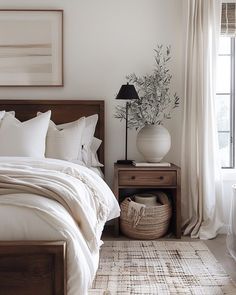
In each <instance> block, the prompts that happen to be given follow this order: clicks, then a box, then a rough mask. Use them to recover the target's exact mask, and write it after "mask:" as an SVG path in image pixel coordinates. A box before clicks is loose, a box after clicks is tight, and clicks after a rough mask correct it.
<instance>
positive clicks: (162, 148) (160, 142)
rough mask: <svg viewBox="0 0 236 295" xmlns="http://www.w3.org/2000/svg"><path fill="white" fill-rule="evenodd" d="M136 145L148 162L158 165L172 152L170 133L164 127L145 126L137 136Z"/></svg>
mask: <svg viewBox="0 0 236 295" xmlns="http://www.w3.org/2000/svg"><path fill="white" fill-rule="evenodd" d="M136 144H137V148H138V150H139V152H140V153H141V154H142V155H143V157H144V159H145V160H146V161H147V162H151V163H157V162H160V161H161V160H162V159H163V157H164V156H165V155H166V154H167V153H168V151H169V150H170V146H171V137H170V133H169V131H168V130H167V129H166V128H165V127H163V126H162V125H145V126H144V127H143V128H142V129H140V131H139V132H138V134H137V141H136Z"/></svg>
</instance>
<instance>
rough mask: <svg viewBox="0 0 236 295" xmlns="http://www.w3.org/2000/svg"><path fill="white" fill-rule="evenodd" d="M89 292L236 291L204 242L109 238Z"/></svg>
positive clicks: (210, 294) (206, 294)
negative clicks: (115, 239)
mask: <svg viewBox="0 0 236 295" xmlns="http://www.w3.org/2000/svg"><path fill="white" fill-rule="evenodd" d="M89 294H90V295H95V294H96V295H113V294H120V295H121V294H122V295H126V294H127V295H128V294H135V295H144V294H149V295H151V294H153V295H154V294H155V295H157V294H160V295H169V294H175V295H176V294H181V295H187V294H194V295H200V294H201V295H220V294H227V295H228V294H236V286H235V285H234V283H233V282H232V281H231V279H230V277H229V276H228V275H227V274H226V273H225V271H224V269H223V268H222V266H221V265H220V264H219V263H218V262H217V260H216V259H215V257H214V256H213V254H212V253H211V252H210V251H209V249H208V248H207V246H206V245H205V244H204V243H202V242H175V241H168V242H163V241H162V242H159V241H107V242H105V244H104V245H103V246H102V249H101V258H100V265H99V269H98V272H97V276H96V278H95V280H94V282H93V286H92V289H91V290H90V291H89Z"/></svg>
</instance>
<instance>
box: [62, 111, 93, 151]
mask: <svg viewBox="0 0 236 295" xmlns="http://www.w3.org/2000/svg"><path fill="white" fill-rule="evenodd" d="M75 122H76V121H73V122H69V123H65V124H60V125H58V126H57V128H58V129H64V128H66V127H68V126H71V124H74V123H75ZM97 122H98V115H97V114H95V115H92V116H89V117H85V128H84V132H83V136H82V145H88V146H90V145H91V143H92V140H93V137H94V133H95V129H96V125H97Z"/></svg>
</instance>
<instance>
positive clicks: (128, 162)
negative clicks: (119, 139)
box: [116, 160, 133, 165]
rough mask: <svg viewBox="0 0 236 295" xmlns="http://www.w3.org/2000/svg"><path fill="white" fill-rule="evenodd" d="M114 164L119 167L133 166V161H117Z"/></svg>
mask: <svg viewBox="0 0 236 295" xmlns="http://www.w3.org/2000/svg"><path fill="white" fill-rule="evenodd" d="M116 163H117V164H121V165H131V164H133V160H117V161H116Z"/></svg>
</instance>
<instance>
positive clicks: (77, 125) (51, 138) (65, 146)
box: [46, 117, 85, 161]
mask: <svg viewBox="0 0 236 295" xmlns="http://www.w3.org/2000/svg"><path fill="white" fill-rule="evenodd" d="M84 127H85V117H82V118H80V119H79V120H77V121H75V122H73V123H72V124H68V125H66V126H64V128H63V129H62V128H61V127H60V125H58V126H56V125H55V123H53V122H52V121H50V124H49V128H48V133H47V139H46V157H47V158H55V159H61V160H67V161H73V160H75V159H81V149H82V135H83V131H84Z"/></svg>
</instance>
